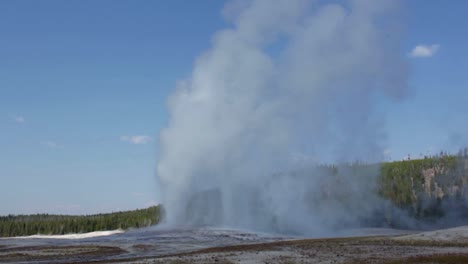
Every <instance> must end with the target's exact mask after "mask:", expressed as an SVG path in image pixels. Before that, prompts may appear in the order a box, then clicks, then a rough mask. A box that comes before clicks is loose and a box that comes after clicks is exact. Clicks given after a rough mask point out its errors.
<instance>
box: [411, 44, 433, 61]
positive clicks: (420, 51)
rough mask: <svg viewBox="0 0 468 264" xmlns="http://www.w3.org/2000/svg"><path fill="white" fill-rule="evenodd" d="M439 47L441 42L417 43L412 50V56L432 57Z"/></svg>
mask: <svg viewBox="0 0 468 264" xmlns="http://www.w3.org/2000/svg"><path fill="white" fill-rule="evenodd" d="M439 47H440V45H439V44H432V45H417V46H416V47H414V48H413V50H412V51H411V52H410V56H411V57H419V58H427V57H432V56H433V55H434V54H435V53H436V52H437V51H438V50H439Z"/></svg>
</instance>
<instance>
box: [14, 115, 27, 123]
mask: <svg viewBox="0 0 468 264" xmlns="http://www.w3.org/2000/svg"><path fill="white" fill-rule="evenodd" d="M14 119H15V122H16V123H18V124H24V123H25V122H26V119H25V118H24V117H23V116H15V117H14Z"/></svg>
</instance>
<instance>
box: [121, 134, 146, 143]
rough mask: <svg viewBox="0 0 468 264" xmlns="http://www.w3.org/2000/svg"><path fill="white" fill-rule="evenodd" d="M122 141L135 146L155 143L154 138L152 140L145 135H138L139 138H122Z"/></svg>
mask: <svg viewBox="0 0 468 264" xmlns="http://www.w3.org/2000/svg"><path fill="white" fill-rule="evenodd" d="M120 140H121V141H124V142H129V143H132V144H135V145H144V144H148V143H150V142H151V141H153V138H151V137H150V136H145V135H137V136H121V137H120Z"/></svg>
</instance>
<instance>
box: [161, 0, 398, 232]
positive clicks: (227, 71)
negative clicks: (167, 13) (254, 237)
mask: <svg viewBox="0 0 468 264" xmlns="http://www.w3.org/2000/svg"><path fill="white" fill-rule="evenodd" d="M337 2H338V3H342V2H343V4H338V3H337ZM223 13H224V15H225V17H226V19H227V20H228V21H230V22H232V24H233V25H232V27H230V28H227V29H225V30H222V31H219V32H217V33H215V35H214V37H213V39H212V48H211V49H209V50H208V51H206V52H205V53H203V54H202V55H201V56H200V57H199V58H198V59H197V60H196V62H195V65H194V69H193V73H192V76H191V78H190V79H187V80H183V81H180V82H179V83H178V85H177V90H176V92H175V93H174V94H173V95H172V96H171V98H170V99H169V102H168V107H169V113H170V121H169V124H168V127H167V128H165V129H164V130H163V131H162V133H161V147H162V155H161V158H160V160H159V161H158V162H159V163H158V168H157V174H158V181H159V183H160V186H159V187H160V189H161V191H162V192H163V193H164V195H163V196H164V197H163V201H162V203H163V204H164V206H165V208H166V211H167V221H168V223H170V224H175V225H190V224H206V225H225V226H231V227H242V228H251V229H257V230H268V231H282V232H299V233H307V234H315V233H317V232H321V231H323V230H326V229H328V228H333V227H334V226H336V225H340V224H341V223H342V222H343V221H344V222H353V221H357V219H359V218H360V217H362V216H363V215H365V214H367V213H369V211H370V210H372V208H374V207H375V206H376V205H377V203H378V202H377V199H376V197H374V196H373V195H372V194H371V192H370V191H369V190H370V189H371V188H372V186H371V185H372V179H371V178H366V177H367V176H371V175H372V174H373V173H369V174H370V175H367V176H366V177H361V178H360V179H361V180H360V182H356V181H355V180H354V179H353V180H352V181H351V180H349V182H344V183H343V182H341V183H342V184H341V185H340V186H341V187H339V188H342V189H339V188H338V189H337V190H336V191H337V193H353V194H357V195H353V197H354V198H353V199H347V200H348V201H347V203H346V204H342V203H340V202H337V200H334V199H331V200H327V201H326V202H325V201H322V197H324V196H323V194H322V195H320V193H321V191H322V189H321V188H322V187H323V185H324V184H327V182H326V180H325V179H327V177H325V176H326V175H324V173H322V172H321V171H320V169H311V170H306V169H304V168H307V166H308V163H310V162H319V161H327V162H340V161H348V160H366V161H369V160H373V161H375V160H378V159H379V158H380V157H381V156H382V153H383V148H382V147H381V144H382V140H383V139H384V138H383V137H384V133H383V124H382V122H381V121H380V120H381V119H380V118H379V116H378V115H377V114H376V112H375V111H373V109H374V102H375V101H376V98H380V99H382V98H385V97H389V98H392V99H400V98H402V97H404V95H405V92H406V88H407V87H406V82H407V80H406V77H407V76H406V75H407V70H406V68H407V67H406V63H405V61H404V59H403V57H404V55H405V54H404V52H402V51H401V50H400V40H401V36H400V33H401V32H400V29H401V28H400V27H399V24H398V21H399V18H398V13H399V11H398V6H397V1H393V0H388V1H375V0H362V1H357V0H356V1H306V0H277V1H271V0H253V1H234V2H229V3H228V4H227V5H226V8H225V10H224V12H223ZM291 170H299V171H301V172H296V173H290V174H288V173H278V172H288V171H291ZM304 171H307V173H306V172H304ZM325 174H326V173H325ZM328 196H329V195H328ZM311 201H312V202H311Z"/></svg>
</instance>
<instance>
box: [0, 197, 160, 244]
mask: <svg viewBox="0 0 468 264" xmlns="http://www.w3.org/2000/svg"><path fill="white" fill-rule="evenodd" d="M161 214H162V209H161V206H159V205H158V206H151V207H148V208H146V209H138V210H132V211H123V212H115V213H108V214H95V215H50V214H35V215H8V216H0V237H14V236H30V235H36V234H44V235H63V234H70V233H87V232H94V231H104V230H116V229H123V230H126V229H129V228H141V227H147V226H151V225H155V224H157V223H158V222H159V221H160V219H161Z"/></svg>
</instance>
